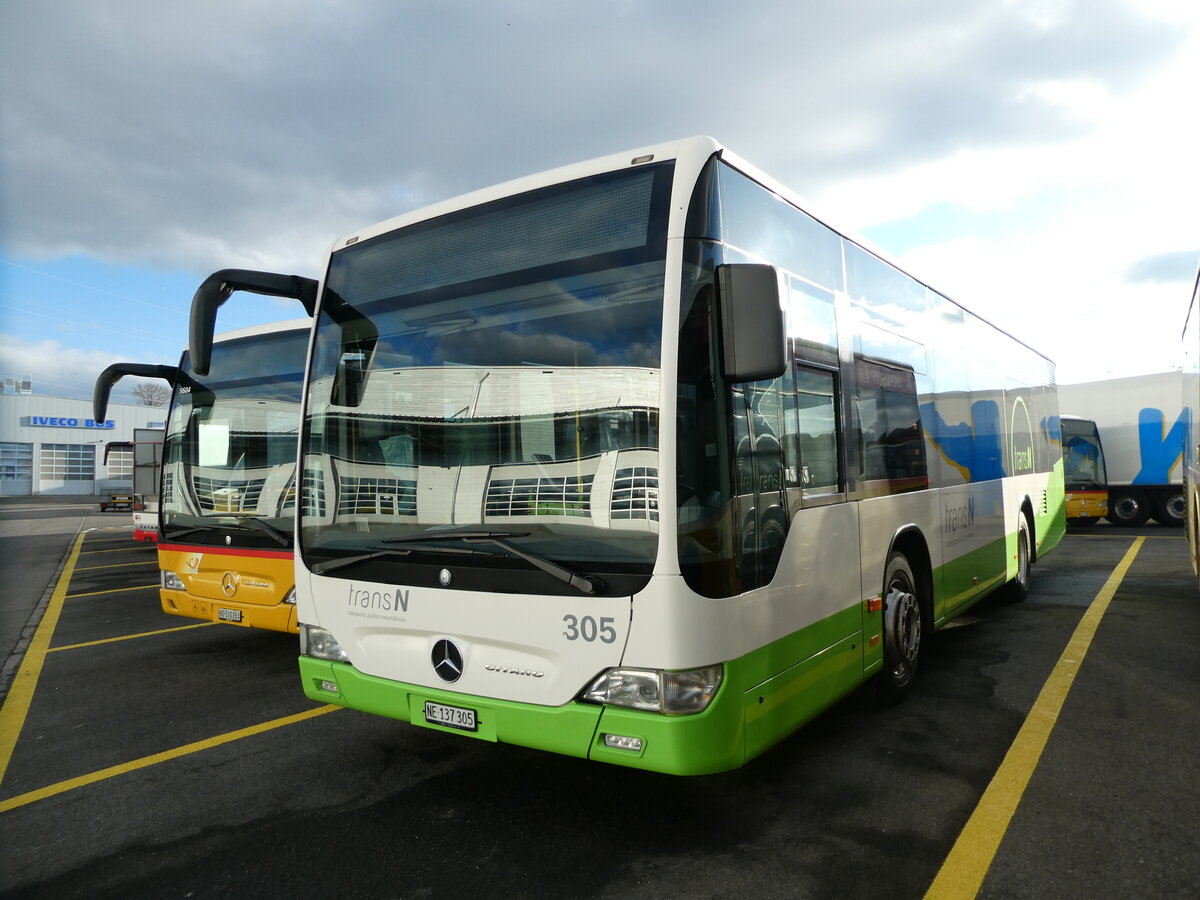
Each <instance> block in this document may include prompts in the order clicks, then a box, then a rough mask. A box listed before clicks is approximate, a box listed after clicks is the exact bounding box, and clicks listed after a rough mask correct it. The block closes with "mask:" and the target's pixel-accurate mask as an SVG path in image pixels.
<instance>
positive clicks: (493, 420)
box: [301, 164, 671, 571]
mask: <svg viewBox="0 0 1200 900" xmlns="http://www.w3.org/2000/svg"><path fill="white" fill-rule="evenodd" d="M670 174H671V166H670V165H669V164H668V165H664V166H648V167H643V168H640V169H635V170H630V171H627V172H621V173H617V175H606V176H602V177H601V178H596V179H585V180H582V181H580V182H575V183H572V184H570V185H567V186H560V187H557V188H552V189H549V190H546V191H538V192H533V193H531V194H527V195H521V196H518V197H516V198H510V199H508V200H505V201H500V202H499V203H496V204H491V205H488V206H485V207H481V208H479V209H475V210H468V211H466V212H465V213H461V214H455V215H452V216H448V217H445V219H439V220H434V221H433V222H430V223H422V224H421V225H417V226H412V227H411V228H409V229H404V230H401V231H399V232H395V233H392V234H389V235H384V236H382V237H381V238H377V239H375V240H374V241H367V242H364V243H363V244H362V245H359V246H354V247H351V248H348V249H347V250H344V251H341V252H340V253H338V254H337V255H336V256H335V259H334V262H333V264H332V265H331V268H330V275H329V278H328V284H327V290H326V295H325V298H324V303H325V305H326V307H327V309H328V312H327V313H323V314H322V315H321V318H320V320H319V322H318V331H317V337H316V344H315V350H314V362H313V369H312V372H311V375H310V377H311V386H310V393H309V408H308V411H307V417H306V434H305V438H304V475H303V482H304V483H303V487H302V493H303V497H304V499H303V503H302V510H301V527H302V541H303V545H304V548H305V553H306V554H308V553H309V552H313V551H316V552H317V553H318V554H320V555H321V558H323V559H333V558H335V557H337V556H345V555H348V554H352V553H357V554H361V553H364V552H370V551H368V550H367V548H369V547H376V548H377V547H378V546H379V545H380V542H381V541H387V540H394V539H398V538H405V537H412V536H417V535H424V536H427V537H423V538H422V540H421V543H420V545H419V546H414V548H413V550H414V553H420V552H422V551H421V547H426V548H432V547H433V546H434V543H433V542H431V540H430V537H428V536H433V535H436V534H437V532H438V531H439V530H445V531H450V530H451V529H454V530H462V529H463V528H470V529H472V530H474V531H479V530H481V526H485V527H486V531H488V532H489V533H493V534H495V535H497V539H500V538H499V537H498V536H499V535H501V534H503V535H505V536H506V537H505V539H506V540H508V542H509V543H510V544H511V545H512V546H513V547H519V548H520V549H522V550H523V551H524V552H526V553H530V554H537V555H539V557H541V558H545V559H551V560H557V561H559V562H562V563H570V562H577V563H578V562H582V563H591V564H597V565H600V566H601V567H603V566H604V565H611V566H615V567H617V568H622V567H624V568H628V567H630V566H633V567H643V568H645V569H646V571H648V567H649V565H650V563H651V562H652V561H653V559H654V556H655V548H656V543H657V531H658V490H657V486H658V481H657V479H658V407H659V400H658V395H659V365H660V344H661V333H662V296H663V277H664V255H665V214H666V204H665V200H666V197H667V196H668V191H669V187H670ZM443 543H444V544H445V545H446V546H453V544H454V539H453V538H452V537H451V536H449V535H447V538H446V541H444V542H443ZM460 546H461V544H460ZM374 555H375V556H380V557H382V558H384V559H386V558H387V557H388V556H389V555H387V554H379V553H375V554H374ZM488 558H489V557H481V559H484V560H486V559H488ZM334 568H336V567H334V566H332V565H329V566H325V570H326V571H332V570H333V569H334Z"/></svg>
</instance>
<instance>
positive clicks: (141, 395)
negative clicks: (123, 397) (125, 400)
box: [133, 381, 171, 406]
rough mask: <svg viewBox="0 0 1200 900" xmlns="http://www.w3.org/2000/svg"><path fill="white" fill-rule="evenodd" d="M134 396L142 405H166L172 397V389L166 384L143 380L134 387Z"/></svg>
mask: <svg viewBox="0 0 1200 900" xmlns="http://www.w3.org/2000/svg"><path fill="white" fill-rule="evenodd" d="M133 396H134V399H135V400H137V401H138V402H139V403H141V404H142V406H166V405H167V401H168V400H170V399H171V389H170V388H169V387H167V386H166V385H165V384H155V383H154V382H153V381H143V382H141V383H140V384H138V385H137V386H136V387H134V389H133Z"/></svg>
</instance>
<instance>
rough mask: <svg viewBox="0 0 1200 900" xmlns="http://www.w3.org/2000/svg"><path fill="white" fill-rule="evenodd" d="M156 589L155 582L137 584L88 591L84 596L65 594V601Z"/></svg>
mask: <svg viewBox="0 0 1200 900" xmlns="http://www.w3.org/2000/svg"><path fill="white" fill-rule="evenodd" d="M156 587H159V583H158V582H157V581H155V582H154V583H153V584H139V585H136V586H134V587H127V588H113V589H112V590H108V591H88V592H87V593H86V594H67V596H66V599H67V600H73V599H74V598H76V597H95V596H98V595H99V594H119V593H121V592H122V591H144V590H146V589H147V588H156Z"/></svg>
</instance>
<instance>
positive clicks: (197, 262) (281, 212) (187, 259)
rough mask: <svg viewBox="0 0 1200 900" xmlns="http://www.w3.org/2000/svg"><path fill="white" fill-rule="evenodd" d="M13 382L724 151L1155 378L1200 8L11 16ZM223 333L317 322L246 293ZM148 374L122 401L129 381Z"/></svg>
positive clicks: (1022, 332)
mask: <svg viewBox="0 0 1200 900" xmlns="http://www.w3.org/2000/svg"><path fill="white" fill-rule="evenodd" d="M0 78H2V81H0V116H2V122H0V126H2V128H0V154H2V155H0V166H2V168H0V216H2V218H0V374H2V375H17V374H24V373H29V374H32V375H33V378H34V384H35V390H37V391H38V392H39V393H47V394H55V395H59V396H90V392H91V386H92V384H93V383H94V379H95V377H96V374H97V373H98V372H99V371H100V369H102V368H103V367H104V366H105V365H107V364H108V363H110V362H113V361H115V360H118V359H123V360H128V361H133V362H153V363H158V362H171V363H173V362H175V361H176V360H177V358H178V352H179V349H180V347H181V346H182V344H183V343H184V342H185V340H186V334H187V325H186V320H187V310H188V306H189V304H190V301H191V296H192V293H193V292H194V290H195V288H196V286H197V285H198V284H199V282H200V281H201V280H202V279H203V278H204V277H205V276H206V275H208V274H209V273H210V272H212V271H214V270H216V269H221V268H230V267H243V268H254V269H266V270H270V271H281V272H294V273H297V274H303V275H309V276H313V277H316V276H317V275H318V274H319V272H318V269H319V267H320V264H321V259H322V256H323V254H324V252H325V250H326V249H327V247H328V246H329V244H330V243H331V242H332V241H333V240H334V239H335V238H336V237H338V236H340V235H344V234H345V233H347V232H349V231H351V230H353V229H355V228H358V227H361V226H363V225H366V224H369V223H372V222H375V221H378V220H382V219H385V218H388V217H390V216H393V215H397V214H399V213H402V212H406V211H408V210H411V209H414V208H417V207H420V206H424V205H426V204H428V203H432V202H435V201H438V200H442V199H445V198H447V197H450V196H453V195H456V194H459V193H462V192H464V191H467V190H472V189H475V188H480V187H484V186H487V185H489V184H494V183H496V182H499V181H502V180H505V179H508V178H513V177H517V176H520V175H524V174H528V173H531V172H535V171H538V170H541V169H544V168H548V167H550V166H555V165H560V164H565V163H570V162H575V161H579V160H583V159H587V158H590V157H593V156H599V155H603V154H607V153H610V152H616V151H620V150H625V149H629V148H634V147H638V146H641V145H645V144H650V143H655V142H658V141H663V140H670V139H673V138H678V137H685V136H688V135H692V134H711V135H713V136H715V137H716V138H718V139H719V140H721V141H723V142H725V143H726V144H728V145H729V146H730V147H731V148H733V149H734V150H735V151H736V152H737V153H738V154H739V155H741V156H742V157H744V158H746V159H748V160H750V161H751V162H753V163H755V164H756V165H758V166H759V167H760V168H762V169H764V170H765V171H767V172H769V173H771V174H772V175H774V176H775V177H776V178H778V179H779V180H781V181H782V182H784V183H785V184H788V185H790V186H791V187H792V188H794V189H795V190H796V191H798V192H799V193H800V194H802V195H804V196H806V197H808V198H809V199H810V200H812V201H814V202H815V203H816V204H817V205H818V206H819V208H820V209H821V210H822V211H823V212H825V213H827V214H828V215H830V216H831V218H833V219H834V220H836V221H837V222H838V223H840V224H844V225H845V226H847V227H849V228H850V229H852V230H855V231H857V232H859V233H861V234H863V235H865V236H866V237H868V238H869V239H871V240H872V241H874V242H875V243H876V244H877V245H878V246H881V247H882V248H883V249H885V250H886V251H888V252H889V253H890V254H891V255H892V256H894V257H896V258H898V259H899V260H900V261H901V262H902V263H904V264H905V265H906V266H908V267H909V268H910V269H912V270H913V271H914V272H915V273H917V274H919V275H921V276H922V277H923V278H925V279H926V280H928V281H929V282H931V283H932V284H934V285H935V286H937V287H939V288H940V289H942V290H944V291H946V292H948V293H949V294H951V296H953V297H955V298H956V299H957V300H959V301H960V302H962V303H963V304H964V305H966V306H968V307H969V308H971V309H973V310H975V311H976V312H978V313H980V314H982V315H983V316H985V317H986V318H988V319H990V320H991V321H993V322H994V323H996V324H998V325H1000V326H1001V327H1004V328H1005V329H1006V330H1008V331H1010V332H1012V333H1013V334H1015V335H1017V336H1018V337H1020V338H1022V339H1023V340H1025V341H1026V342H1027V343H1029V344H1031V345H1033V346H1034V347H1035V348H1036V349H1038V350H1040V351H1042V352H1043V353H1046V354H1047V355H1049V356H1050V357H1051V358H1053V359H1054V360H1055V361H1056V362H1057V363H1058V371H1059V380H1060V381H1062V382H1064V383H1065V382H1076V381H1087V380H1092V379H1099V378H1105V377H1114V376H1125V375H1135V374H1141V373H1144V372H1157V371H1165V370H1168V369H1170V368H1173V367H1175V366H1177V365H1178V363H1179V361H1180V352H1179V332H1180V329H1181V327H1182V324H1183V317H1184V313H1185V307H1186V303H1187V300H1188V298H1189V295H1190V288H1191V285H1192V282H1193V278H1194V276H1195V272H1196V266H1197V262H1198V260H1200V216H1197V209H1200V166H1198V165H1197V162H1196V156H1197V145H1198V143H1200V142H1198V140H1197V134H1198V133H1200V124H1197V123H1198V120H1197V116H1196V109H1197V95H1198V93H1200V3H1197V2H1195V0H841V2H838V3H827V2H816V0H770V2H755V0H745V2H742V3H737V4H731V3H728V2H722V3H717V2H710V0H660V2H653V0H588V2H586V3H585V2H568V0H513V2H499V0H464V2H454V0H445V2H441V3H429V2H427V0H419V2H407V0H344V2H337V3H334V2H332V0H209V2H206V3H194V2H186V3H185V2H177V0H93V2H84V0H78V2H64V3H15V2H14V3H5V4H3V5H2V6H0ZM235 300H236V302H231V303H230V304H228V306H226V307H224V308H222V310H221V314H220V316H219V318H218V328H219V330H226V329H228V328H234V327H240V326H243V325H248V324H254V323H257V322H266V321H272V320H276V319H281V318H290V317H292V316H294V315H296V314H297V313H298V311H299V307H298V306H296V305H295V304H292V303H283V302H281V301H275V300H271V299H268V298H265V297H258V296H256V295H240V296H239V297H237V298H235ZM127 381H129V379H127Z"/></svg>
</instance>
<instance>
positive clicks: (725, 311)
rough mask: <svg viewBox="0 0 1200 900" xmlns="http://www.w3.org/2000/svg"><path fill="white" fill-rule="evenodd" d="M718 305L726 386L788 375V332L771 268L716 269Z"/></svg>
mask: <svg viewBox="0 0 1200 900" xmlns="http://www.w3.org/2000/svg"><path fill="white" fill-rule="evenodd" d="M717 303H718V309H719V310H720V318H721V340H722V373H723V374H724V376H725V380H726V381H727V382H729V383H730V384H741V383H744V382H748V381H764V380H767V379H771V378H778V377H779V376H780V375H782V374H783V373H784V372H786V371H787V330H786V327H785V325H784V320H783V309H782V308H781V307H780V303H779V274H778V273H777V272H776V271H775V268H774V267H773V266H766V265H760V264H757V263H738V264H735V265H726V266H717Z"/></svg>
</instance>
